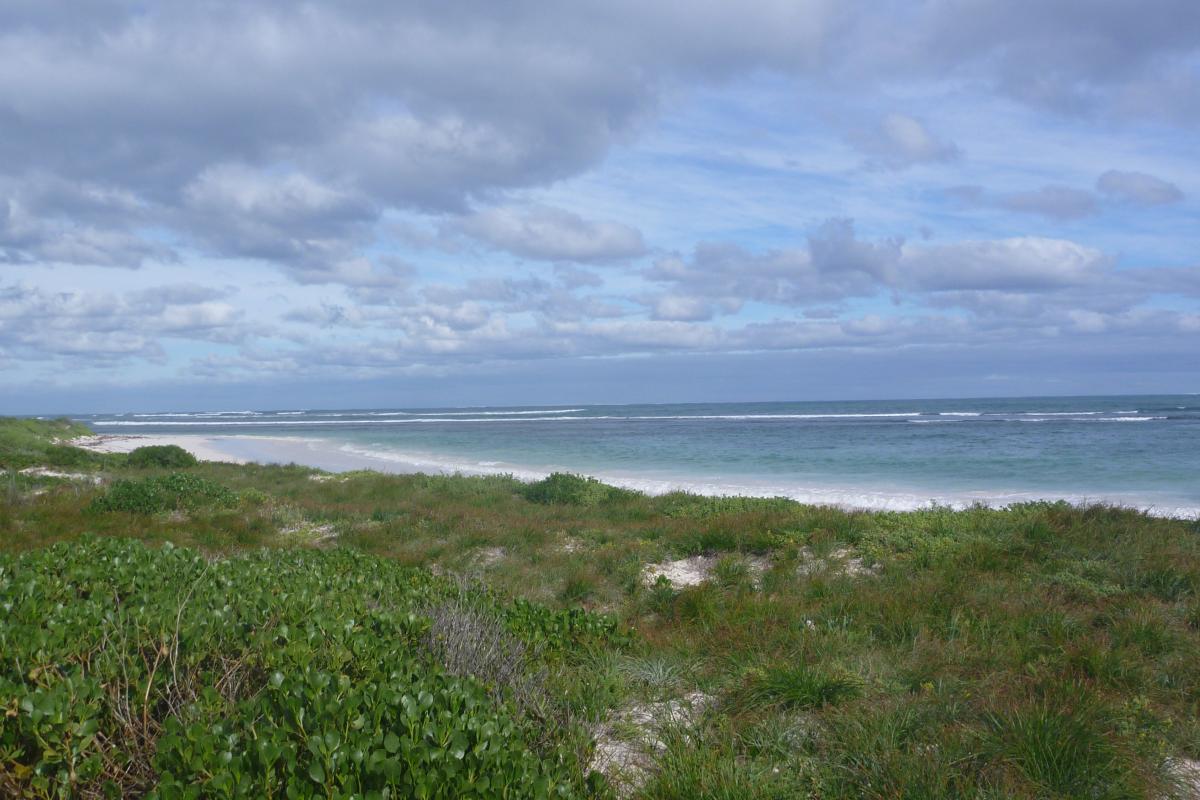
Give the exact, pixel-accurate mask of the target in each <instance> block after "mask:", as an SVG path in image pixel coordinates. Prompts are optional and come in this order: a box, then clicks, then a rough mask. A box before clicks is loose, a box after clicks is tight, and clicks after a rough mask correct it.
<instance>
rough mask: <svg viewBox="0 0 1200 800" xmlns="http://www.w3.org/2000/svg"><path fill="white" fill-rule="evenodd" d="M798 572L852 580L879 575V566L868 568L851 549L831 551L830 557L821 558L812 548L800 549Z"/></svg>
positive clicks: (842, 548) (839, 548)
mask: <svg viewBox="0 0 1200 800" xmlns="http://www.w3.org/2000/svg"><path fill="white" fill-rule="evenodd" d="M796 571H797V572H799V573H800V574H801V575H814V574H816V573H818V572H827V573H829V574H831V575H849V576H850V577H852V578H859V577H873V576H876V575H878V574H879V566H878V565H874V566H867V565H866V564H865V563H864V562H863V560H862V558H861V557H859V556H857V555H855V553H854V551H853V550H851V549H850V548H849V547H838V548H836V549H834V550H831V551H829V555H827V556H825V557H824V558H821V557H819V556H817V555H816V554H815V553H814V552H813V551H812V550H811V549H810V548H808V547H802V548H800V566H798V567H796Z"/></svg>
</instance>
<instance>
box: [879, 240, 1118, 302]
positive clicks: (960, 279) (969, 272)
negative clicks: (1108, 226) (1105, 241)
mask: <svg viewBox="0 0 1200 800" xmlns="http://www.w3.org/2000/svg"><path fill="white" fill-rule="evenodd" d="M1111 267H1112V260H1111V259H1110V258H1109V257H1108V256H1106V255H1105V254H1104V253H1103V252H1101V251H1099V250H1096V249H1094V248H1091V247H1086V246H1083V245H1080V244H1077V243H1075V242H1071V241H1066V240H1063V239H1046V238H1039V237H1016V238H1010V239H999V240H982V241H964V242H956V243H954V244H946V245H933V246H930V245H914V246H912V247H909V248H906V249H905V251H904V254H903V257H902V258H901V260H900V262H899V264H898V267H897V269H896V273H895V275H896V280H895V282H894V283H895V285H896V286H898V287H901V288H909V289H917V290H922V291H948V290H950V291H952V290H997V291H1021V292H1040V291H1045V290H1053V289H1058V288H1063V287H1068V286H1078V285H1081V284H1085V283H1089V282H1092V281H1094V280H1097V279H1098V278H1099V277H1101V275H1102V274H1103V273H1105V272H1106V271H1108V270H1109V269H1111Z"/></svg>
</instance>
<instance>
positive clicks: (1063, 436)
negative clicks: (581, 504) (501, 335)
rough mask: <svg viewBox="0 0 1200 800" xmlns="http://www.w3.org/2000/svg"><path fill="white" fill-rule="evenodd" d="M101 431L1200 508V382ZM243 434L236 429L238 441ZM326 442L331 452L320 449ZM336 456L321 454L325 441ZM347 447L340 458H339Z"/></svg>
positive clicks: (834, 498)
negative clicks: (1100, 392) (1170, 386)
mask: <svg viewBox="0 0 1200 800" xmlns="http://www.w3.org/2000/svg"><path fill="white" fill-rule="evenodd" d="M79 419H82V420H84V421H86V422H88V423H90V424H91V425H93V426H94V427H95V429H96V430H97V431H99V432H102V433H119V434H171V435H178V434H202V435H208V436H221V437H237V438H230V439H225V440H224V442H223V446H224V445H228V446H230V447H234V448H237V447H239V446H240V447H242V448H245V452H246V453H250V454H253V455H252V456H251V457H257V458H259V459H260V460H280V459H279V458H271V457H269V456H268V457H264V456H262V455H261V454H262V453H265V452H269V450H270V447H269V445H270V440H264V439H261V438H254V439H242V438H241V437H247V436H252V437H289V438H290V439H291V440H292V442H293V444H295V440H296V439H297V438H300V439H303V440H304V441H305V443H306V447H305V448H304V449H303V450H302V451H301V452H302V453H304V454H309V455H302V456H299V457H297V456H296V455H295V453H296V452H297V450H296V449H295V448H294V447H293V448H292V449H291V450H289V451H288V452H289V453H290V454H291V455H290V456H289V460H290V459H295V460H302V461H307V462H309V463H312V464H314V465H315V466H327V465H328V464H330V463H332V462H333V460H334V458H333V456H334V454H337V455H338V456H339V457H341V458H343V459H344V458H349V457H353V458H354V459H359V460H361V461H362V462H363V464H364V465H374V466H378V467H379V468H382V469H394V470H397V471H411V470H414V469H421V470H424V471H433V470H440V471H461V472H467V473H489V472H506V473H514V474H516V475H518V476H521V477H530V478H532V477H536V476H539V475H543V474H545V473H547V472H550V471H554V470H569V471H574V472H581V473H585V474H590V475H596V476H598V477H601V478H605V479H608V480H611V481H614V482H617V483H620V484H622V485H627V486H633V487H636V488H641V489H645V490H648V491H665V490H668V489H671V488H687V489H691V490H694V491H703V492H709V493H745V494H773V495H785V496H790V497H795V498H797V499H801V500H806V501H817V502H831V503H838V504H841V505H846V506H856V507H869V508H913V507H918V506H921V505H926V504H928V503H929V502H931V501H933V502H941V503H951V504H959V505H961V504H966V503H972V502H986V503H990V504H993V505H1003V504H1005V503H1009V502H1015V501H1021V500H1028V499H1035V498H1053V499H1059V498H1062V499H1068V500H1071V501H1075V502H1081V501H1088V500H1105V501H1109V502H1118V503H1122V504H1126V505H1134V506H1138V507H1142V508H1151V509H1154V510H1156V511H1158V512H1159V513H1175V514H1183V515H1187V516H1195V515H1197V514H1200V447H1198V446H1197V445H1198V444H1200V397H1197V396H1194V395H1180V396H1139V397H1129V396H1124V397H1051V398H1022V399H972V400H897V401H861V402H794V403H720V404H699V403H688V404H680V405H641V406H639V405H623V406H585V405H573V406H555V407H544V408H537V407H525V408H511V407H510V408H465V409H371V410H354V411H344V410H305V411H299V410H277V411H225V412H201V413H170V412H163V413H160V414H132V413H130V414H120V415H84V416H81V417H79ZM239 443H240V444H239ZM322 454H325V456H322ZM323 458H325V459H326V463H323V461H322V459H323ZM339 463H342V462H339Z"/></svg>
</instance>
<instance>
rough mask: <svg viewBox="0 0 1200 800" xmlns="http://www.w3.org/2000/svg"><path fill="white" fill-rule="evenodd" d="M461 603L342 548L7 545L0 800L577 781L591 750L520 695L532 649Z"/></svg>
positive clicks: (407, 790)
mask: <svg viewBox="0 0 1200 800" xmlns="http://www.w3.org/2000/svg"><path fill="white" fill-rule="evenodd" d="M462 597H463V595H462V593H461V592H460V591H459V590H458V589H456V588H455V587H454V586H452V585H451V584H450V583H449V581H447V580H445V579H440V578H436V577H434V576H433V575H431V574H430V573H429V572H427V571H424V570H416V569H412V568H405V567H401V566H399V565H397V564H395V563H393V562H388V561H385V560H381V559H377V558H373V557H370V556H366V555H363V554H360V553H356V552H354V551H350V550H345V549H336V550H331V551H324V552H323V551H313V550H274V551H261V552H258V553H253V554H248V555H241V556H234V557H231V558H226V559H222V560H220V561H215V562H210V561H208V560H207V559H205V558H204V557H203V556H202V555H201V554H200V553H198V552H196V551H192V550H187V549H184V548H175V547H171V546H170V545H167V546H164V547H163V548H161V549H153V548H150V547H147V546H146V545H143V544H141V543H138V542H134V541H129V540H120V539H107V538H106V539H84V540H82V541H79V542H74V543H71V544H61V545H55V546H53V547H50V548H47V549H45V550H38V551H31V552H29V553H26V554H24V555H22V556H20V557H17V558H12V557H9V556H0V608H2V609H3V610H4V616H3V617H2V622H0V699H2V702H3V704H4V705H3V707H2V708H3V710H2V711H0V713H3V715H4V716H3V717H0V719H2V720H3V724H0V795H3V796H5V797H26V796H28V797H106V796H112V797H129V796H147V797H150V798H160V799H161V800H167V798H193V797H200V796H204V797H225V798H235V797H284V796H286V797H305V798H309V797H353V796H357V797H363V796H366V797H424V798H492V797H513V798H517V797H522V798H523V797H529V798H547V797H558V798H570V797H578V796H580V795H581V794H582V792H583V786H584V785H585V781H584V777H583V775H582V768H581V766H580V764H579V761H578V758H577V756H576V749H575V748H572V747H567V746H565V745H564V744H563V741H564V740H560V739H553V738H550V739H545V738H543V739H542V740H541V741H539V742H538V746H537V747H534V746H531V742H532V741H533V737H532V734H537V733H538V731H537V730H536V726H535V723H534V721H533V720H532V719H531V718H528V717H526V716H524V715H523V714H522V713H521V711H520V710H519V709H518V707H517V706H516V705H514V704H513V702H511V701H513V700H516V699H517V697H519V696H520V692H521V691H526V690H527V689H528V687H526V685H525V683H524V681H525V679H524V678H521V677H520V675H521V674H522V672H523V671H524V670H525V669H526V667H527V664H526V663H525V661H526V659H527V657H528V654H529V653H531V652H533V651H530V650H528V649H526V648H528V644H527V643H523V642H518V641H517V640H515V639H513V638H512V636H511V634H508V633H505V632H504V630H505V629H506V628H511V626H510V625H509V624H508V622H507V621H505V622H499V621H498V620H501V619H502V615H501V616H495V615H494V614H493V613H491V612H486V611H477V610H472V609H487V608H488V607H489V605H490V604H491V603H492V602H493V601H492V599H491V598H490V597H488V596H484V595H481V596H479V597H476V598H474V599H473V600H471V601H470V602H469V603H468V602H467V600H455V599H454V598H462ZM423 609H424V610H428V611H429V612H430V613H432V615H433V617H434V618H435V619H434V622H433V623H432V624H431V621H430V619H429V617H428V616H426V614H425V613H422V610H423ZM517 616H518V618H520V619H531V618H541V619H544V620H549V619H561V617H558V616H557V615H555V614H554V613H553V612H546V614H545V615H540V614H537V613H534V612H523V613H519V614H518V615H517ZM570 619H572V620H574V619H575V617H570ZM551 627H553V626H551ZM567 627H570V626H569V625H568V626H567ZM585 627H586V626H585ZM464 635H465V638H464ZM431 636H432V637H434V638H433V639H431V638H430V637H431ZM437 637H441V639H440V641H439V640H438V638H437ZM449 640H459V643H458V645H455V646H454V647H453V648H449V649H448V648H447V646H446V645H447V642H448V641H449ZM423 643H424V644H423ZM459 645H461V646H459ZM484 681H496V682H498V683H503V684H505V685H506V687H507V689H506V690H505V691H503V692H501V694H503V695H504V697H503V698H501V697H500V696H498V695H497V694H495V693H491V692H489V690H488V687H487V686H486V685H485V684H484ZM517 687H524V688H520V689H518V688H517ZM528 690H531V691H534V692H535V693H536V691H540V685H534V686H533V687H532V689H528Z"/></svg>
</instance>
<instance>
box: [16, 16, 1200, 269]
mask: <svg viewBox="0 0 1200 800" xmlns="http://www.w3.org/2000/svg"><path fill="white" fill-rule="evenodd" d="M1190 11H1191V3H1190V2H1189V0H1158V2H1154V3H1151V4H1150V5H1149V6H1146V5H1145V4H1143V5H1139V6H1132V5H1125V6H1122V5H1121V4H1110V5H1105V6H1103V7H1102V8H1100V7H1095V6H1094V5H1093V4H1083V5H1080V4H1077V3H1074V2H1067V3H1034V2H1032V0H1030V1H1029V2H1017V3H1010V2H1000V0H983V1H982V2H972V3H970V4H969V5H967V4H963V3H959V2H950V3H934V4H927V5H925V6H923V7H920V8H918V9H917V10H915V11H914V10H913V9H911V8H910V7H907V6H896V7H895V8H894V9H887V8H884V9H880V8H878V7H875V6H870V7H868V6H865V5H864V6H856V5H854V4H837V3H832V2H828V0H810V2H802V3H779V2H775V1H774V0H757V1H756V2H749V3H742V4H739V5H738V6H737V7H736V8H735V7H730V6H729V5H728V4H727V3H721V2H716V0H712V1H711V2H708V1H706V2H702V3H691V4H687V5H686V6H684V5H678V4H667V5H656V4H644V3H634V2H632V1H631V0H622V1H621V2H583V3H571V4H559V5H553V4H552V5H549V6H547V5H546V4H544V3H533V2H525V1H524V0H522V1H519V2H514V3H505V4H502V5H496V4H487V3H478V2H459V3H440V4H431V3H418V4H395V3H384V2H381V1H380V2H376V1H375V0H363V2H361V3H357V4H355V6H354V8H353V10H352V11H348V10H346V9H345V8H343V7H336V6H324V5H316V6H313V5H295V4H291V3H283V2H272V1H271V0H263V1H262V2H256V3H241V2H232V0H215V1H214V2H211V3H203V4H196V3H186V2H171V1H169V0H168V1H165V2H160V3H154V4H151V5H149V6H147V5H146V4H144V3H134V2H117V1H116V0H112V1H111V2H95V3H88V4H86V5H85V6H84V7H81V8H78V9H73V10H72V13H71V14H54V13H48V12H46V10H45V8H44V4H31V3H24V2H23V3H19V4H11V3H10V4H7V5H6V6H5V8H4V10H3V12H2V14H3V17H0V18H2V19H4V20H7V21H8V22H7V24H4V25H3V26H0V30H3V31H4V33H3V34H2V35H0V59H2V60H3V63H5V64H7V65H9V66H10V68H9V69H7V70H4V71H3V72H2V73H0V164H4V165H8V166H7V167H5V168H4V169H2V170H0V172H4V173H5V174H4V175H3V176H0V177H3V178H6V179H7V180H9V181H10V182H11V181H16V182H29V181H32V180H34V178H33V177H31V176H36V175H40V176H43V178H44V177H45V176H58V178H59V179H61V181H65V182H66V183H67V184H70V185H72V186H74V187H75V190H73V191H75V194H76V196H74V197H68V196H66V195H65V194H63V193H61V192H59V193H58V194H55V192H44V193H43V195H42V197H41V200H40V202H41V203H42V204H43V206H44V207H43V208H41V209H39V211H47V212H49V211H52V210H57V211H58V212H60V213H62V214H64V215H65V216H67V217H68V218H70V219H71V220H72V221H74V222H75V223H76V224H79V223H80V222H82V221H86V220H89V219H90V220H92V222H93V224H97V225H99V224H100V223H99V222H97V221H96V218H97V215H100V214H101V212H99V211H97V209H96V208H94V206H95V205H96V204H97V203H99V204H100V205H101V206H104V205H108V206H110V207H111V208H112V209H115V208H117V207H120V206H122V205H123V206H124V207H126V208H128V209H133V210H136V213H137V215H138V216H139V217H141V218H143V219H145V220H148V221H150V222H151V223H152V224H159V225H164V226H166V227H168V228H169V229H170V230H171V231H172V232H174V233H176V234H178V235H179V236H181V237H182V238H184V239H198V240H200V241H202V242H204V243H205V244H206V245H207V246H208V247H209V248H210V250H211V251H212V252H214V253H216V254H222V255H223V254H228V255H251V256H254V257H259V258H265V259H270V260H276V261H281V262H289V263H290V262H291V261H294V260H296V259H297V258H302V257H303V252H304V250H305V249H306V248H305V247H304V246H303V243H304V240H305V239H306V238H308V236H309V234H307V233H306V232H307V231H310V230H313V229H316V230H318V231H319V233H318V234H317V235H318V236H319V237H320V238H322V240H323V241H322V245H323V246H324V247H327V248H331V249H338V248H341V249H343V250H344V249H351V250H360V249H361V248H362V247H363V237H364V236H366V235H367V234H366V232H365V231H364V230H363V229H362V228H363V227H364V226H371V225H374V224H377V223H378V219H379V213H380V212H381V211H382V210H383V209H385V208H389V207H397V208H421V209H430V210H433V211H434V212H435V213H444V212H446V211H448V210H449V211H454V212H460V213H461V212H462V211H463V210H464V209H465V208H467V207H469V206H470V205H471V204H472V203H475V204H479V203H487V202H490V201H491V200H493V199H494V198H495V196H496V194H497V193H498V192H503V191H505V190H509V189H515V188H522V187H531V186H540V185H544V184H546V183H549V182H552V181H555V180H559V179H562V178H565V177H569V176H572V175H576V174H579V173H580V172H581V171H583V170H585V169H588V168H590V167H592V166H594V165H595V164H597V163H598V162H599V161H600V160H601V159H603V158H604V157H605V155H606V154H607V153H608V151H609V149H610V148H611V147H612V146H613V144H614V143H617V142H621V141H626V140H627V139H628V138H629V137H630V136H632V135H635V134H636V132H637V131H638V129H639V126H640V125H641V124H642V122H643V121H644V120H646V119H647V118H649V116H650V115H652V114H653V113H654V112H655V110H656V108H657V105H658V95H659V92H660V90H661V87H662V86H664V85H667V84H670V85H690V84H694V83H696V82H709V81H718V80H726V79H730V78H735V77H738V76H740V75H747V74H751V73H753V72H754V71H755V70H761V69H767V70H773V71H777V72H780V73H784V74H789V75H803V76H812V77H832V78H835V79H836V80H838V81H846V82H857V83H859V84H863V83H870V82H871V81H873V80H874V79H876V78H878V77H884V78H888V79H891V78H895V77H898V76H905V75H909V76H912V75H916V76H920V77H930V76H936V77H939V78H940V77H941V76H943V75H944V74H946V73H947V72H948V71H955V72H956V73H959V74H962V75H964V76H970V77H979V76H982V77H983V78H985V80H990V81H991V82H993V83H994V84H995V85H997V86H1000V87H1001V88H1004V89H1005V90H1006V91H1010V92H1011V93H1012V94H1014V95H1017V96H1024V97H1027V98H1028V99H1030V100H1031V101H1032V102H1037V103H1050V104H1052V105H1069V104H1070V103H1069V102H1068V100H1067V99H1062V98H1069V97H1074V96H1078V97H1085V98H1100V99H1099V100H1097V101H1096V102H1101V101H1102V100H1103V98H1110V97H1111V96H1112V95H1113V94H1114V93H1120V92H1123V91H1129V90H1130V89H1129V87H1131V86H1133V85H1134V84H1135V83H1136V86H1137V87H1138V88H1137V92H1136V93H1138V94H1140V95H1142V96H1152V95H1154V94H1155V93H1156V92H1158V93H1160V94H1161V93H1164V92H1166V91H1168V88H1170V90H1171V91H1172V92H1174V95H1175V96H1178V94H1179V89H1180V87H1179V85H1178V83H1179V79H1178V78H1177V77H1171V76H1173V75H1176V74H1177V72H1178V70H1175V71H1172V70H1171V69H1170V65H1171V64H1173V63H1174V61H1173V60H1172V59H1176V60H1177V59H1181V58H1186V57H1188V56H1194V55H1195V52H1196V42H1197V41H1200V35H1198V34H1200V30H1198V28H1200V23H1196V22H1195V18H1196V17H1197V16H1198V15H1196V14H1193V13H1190ZM1165 20H1169V21H1170V22H1163V21H1165ZM1160 66H1161V70H1160V71H1156V70H1158V68H1159V67H1160ZM1168 79H1169V80H1168ZM1192 82H1193V83H1194V75H1193V81H1192ZM1168 83H1170V86H1169V87H1168V88H1164V87H1167V84H1168ZM1038 87H1041V88H1038ZM1060 96H1061V97H1060ZM1164 96H1165V95H1164ZM1055 98H1059V99H1055ZM1108 105H1110V106H1112V107H1114V108H1116V107H1118V106H1119V104H1118V103H1115V102H1113V103H1109V104H1108ZM1137 113H1138V114H1141V115H1145V114H1147V113H1150V112H1149V111H1147V110H1146V109H1140V110H1138V112H1137ZM862 146H863V147H864V148H865V149H867V150H868V151H869V154H870V155H871V156H872V157H873V158H875V159H877V160H878V162H879V163H880V164H884V165H889V166H897V167H899V166H905V165H909V164H913V163H919V162H927V161H937V160H944V159H947V158H951V157H953V156H954V155H955V153H956V152H957V148H956V147H955V146H954V145H953V144H951V143H948V142H944V141H942V140H940V139H938V138H937V137H936V136H934V135H933V134H931V133H930V132H929V131H928V130H927V129H926V128H925V126H924V125H923V123H921V122H920V121H918V120H916V119H915V118H913V117H911V116H906V115H903V114H893V115H891V116H889V117H887V118H886V119H884V120H883V122H882V125H881V126H880V127H879V129H878V130H877V131H875V133H874V134H873V135H871V136H868V137H867V138H866V139H865V140H864V141H863V143H862ZM18 165H19V166H18ZM230 165H241V166H239V167H231V166H230ZM236 170H242V172H241V173H238V172H237V171H236ZM281 176H282V177H281ZM267 184H270V185H267ZM60 188H61V187H60ZM68 194H69V192H68ZM89 195H90V196H89ZM31 198H32V195H31V194H30V196H29V198H27V200H30V201H31ZM31 207H32V206H31ZM222 209H224V211H222ZM104 213H107V212H104ZM109 219H110V222H108V223H105V224H106V225H112V226H115V227H118V228H120V227H121V223H120V222H119V221H117V220H115V219H114V218H113V217H112V216H111V214H110V215H109ZM557 222H558V223H562V222H563V220H561V219H560V220H558V221H557ZM559 227H562V226H561V225H559ZM566 227H567V228H570V227H571V225H567V226H566ZM125 233H126V234H127V235H128V231H125ZM596 233H597V232H596V231H594V230H593V231H590V232H589V235H588V236H584V237H583V238H584V239H585V240H586V241H585V242H583V243H581V242H579V241H576V240H575V239H570V238H568V240H566V241H563V240H562V239H561V238H560V235H559V234H561V231H555V232H554V233H553V235H546V236H542V235H540V234H539V233H538V232H537V231H532V232H531V231H525V232H524V234H525V235H517V239H516V240H514V241H510V240H509V239H508V238H506V236H505V234H503V233H502V234H500V235H499V238H500V239H501V246H512V247H515V248H516V249H517V250H518V251H519V252H528V253H530V254H532V255H533V257H546V258H559V257H564V258H574V257H581V258H585V259H588V258H603V257H606V256H607V254H608V253H610V252H613V251H615V252H619V253H624V254H629V253H634V252H638V251H639V247H638V246H637V242H636V240H635V238H634V237H633V236H632V235H631V233H630V232H629V231H624V230H622V231H618V230H616V229H611V230H607V231H601V232H600V234H602V235H600V236H599V237H597V236H595V235H592V234H596ZM98 236H99V234H95V235H91V236H90V238H91V239H92V240H95V239H97V238H98ZM82 238H89V237H82ZM596 238H600V239H606V240H607V244H606V245H604V246H601V245H598V244H595V243H594V240H595V239H596ZM589 242H591V243H589ZM115 246H116V245H115V244H114V243H112V242H109V241H105V242H103V243H102V244H101V245H100V246H99V247H98V248H97V247H92V246H89V244H88V243H87V242H81V243H78V244H77V245H76V246H75V247H74V248H73V249H72V250H71V251H69V252H67V253H65V254H60V257H69V258H99V257H101V256H99V255H97V253H98V251H107V250H111V249H112V248H113V247H115ZM10 249H11V248H10ZM298 253H299V255H298ZM29 257H31V258H38V257H40V256H38V255H37V254H36V253H34V254H30V255H29ZM343 257H345V256H343ZM339 260H340V259H339ZM105 263H107V262H105ZM331 274H333V275H334V276H336V274H337V272H336V271H333V272H332V273H331Z"/></svg>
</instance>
